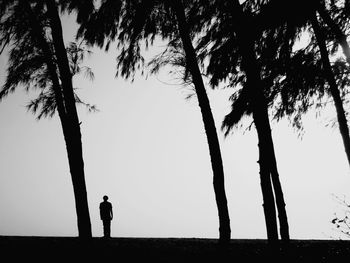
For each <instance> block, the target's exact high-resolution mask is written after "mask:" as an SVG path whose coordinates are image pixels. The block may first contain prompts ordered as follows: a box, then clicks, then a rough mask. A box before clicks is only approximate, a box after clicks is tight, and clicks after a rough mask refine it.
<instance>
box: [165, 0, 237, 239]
mask: <svg viewBox="0 0 350 263" xmlns="http://www.w3.org/2000/svg"><path fill="white" fill-rule="evenodd" d="M171 5H172V8H173V10H174V12H175V14H176V19H177V24H178V29H179V33H180V36H181V40H182V44H183V48H184V51H185V53H186V63H187V67H188V68H189V70H190V72H191V75H192V78H193V83H194V86H195V90H196V94H197V98H198V104H199V107H200V109H201V113H202V119H203V123H204V128H205V132H206V135H207V141H208V145H209V152H210V158H211V165H212V170H213V185H214V192H215V198H216V204H217V208H218V214H219V224H220V226H219V233H220V237H219V241H220V243H223V244H227V243H228V242H229V240H230V238H231V228H230V217H229V212H228V207H227V199H226V193H225V183H224V169H223V164H222V158H221V152H220V145H219V139H218V136H217V131H216V127H215V122H214V117H213V114H212V112H211V108H210V103H209V99H208V96H207V93H206V90H205V87H204V83H203V79H202V76H201V73H200V70H199V66H198V62H197V59H196V54H195V50H194V48H193V45H192V42H191V38H190V34H189V29H188V25H187V22H186V17H185V12H184V7H183V5H182V2H181V0H172V1H171Z"/></svg>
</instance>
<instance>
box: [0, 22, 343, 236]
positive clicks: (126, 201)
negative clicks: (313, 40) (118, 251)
mask: <svg viewBox="0 0 350 263" xmlns="http://www.w3.org/2000/svg"><path fill="white" fill-rule="evenodd" d="M69 21H70V22H71V21H72V20H69ZM72 32H74V27H73V26H71V23H69V22H68V21H66V22H65V36H66V41H67V42H68V37H67V36H69V35H70V34H72ZM5 65H6V56H4V55H1V56H0V84H1V85H2V84H3V82H4V78H5V69H4V68H5ZM85 65H88V66H90V67H91V68H92V70H93V71H94V74H95V80H94V81H93V82H88V81H86V80H82V79H81V78H77V79H75V81H74V86H76V87H79V88H80V90H79V95H80V96H81V97H82V98H83V99H85V100H86V101H87V102H89V103H91V104H96V106H97V107H98V108H99V110H100V111H99V112H97V113H88V112H87V111H86V109H84V108H82V107H79V108H78V110H79V117H80V120H81V121H82V125H81V130H82V136H83V137H82V140H83V150H84V162H85V174H86V185H87V190H88V200H89V209H90V216H91V223H92V231H93V235H94V236H102V234H103V231H102V221H101V220H100V219H99V210H98V205H99V203H100V202H101V201H102V197H103V195H108V196H109V201H111V202H112V205H113V209H114V215H115V217H114V220H113V221H112V236H114V237H203V238H217V237H218V216H217V209H216V204H215V197H214V190H213V186H212V170H211V165H210V158H209V151H208V145H207V141H206V136H205V133H204V128H203V123H202V118H201V114H200V109H199V107H198V104H197V100H196V97H193V98H191V99H190V100H186V99H185V98H186V96H187V95H188V94H189V93H191V91H190V90H189V89H188V88H184V87H182V86H179V85H174V84H175V83H176V80H174V79H173V77H172V76H169V75H168V74H167V72H166V71H162V72H161V73H160V75H158V76H151V77H148V78H147V79H145V77H144V76H140V75H139V74H138V75H137V76H136V78H135V81H134V82H133V83H131V82H130V81H125V80H122V79H120V78H119V79H116V78H115V68H116V64H115V52H113V47H111V52H110V53H105V52H104V51H99V50H98V49H94V53H93V55H92V56H91V57H90V58H89V59H86V61H85ZM164 82H165V83H169V84H173V85H167V84H165V83H164ZM208 94H209V98H210V102H211V106H212V110H213V112H214V117H215V120H216V124H217V128H218V133H219V139H220V143H221V151H222V155H223V164H224V169H225V187H226V194H227V198H228V205H229V212H230V219H231V230H232V238H266V230H265V220H264V215H263V208H262V196H261V189H260V179H259V167H258V163H257V160H258V146H257V136H256V132H255V129H254V126H252V127H253V128H252V129H251V131H246V132H244V131H243V130H235V131H234V133H233V134H232V135H230V136H229V137H227V138H224V136H223V133H222V132H221V131H220V129H219V128H220V125H221V121H222V120H223V117H224V116H225V114H226V113H227V112H228V110H229V109H230V103H229V102H228V97H229V95H230V90H224V91H219V90H215V91H212V90H209V89H208ZM34 97H35V93H29V94H27V93H25V92H24V91H23V90H22V89H21V87H19V88H18V90H17V91H16V92H15V93H14V94H11V95H10V96H8V97H7V98H6V99H5V100H3V101H2V102H1V103H0V123H1V126H0V138H1V147H0V167H1V170H0V171H1V172H0V211H1V217H0V235H35V236H47V235H49V236H51V235H57V236H76V235H77V225H76V214H75V208H74V196H73V189H72V183H71V178H70V173H69V167H68V161H67V153H66V149H65V143H64V139H63V135H62V130H61V124H60V121H59V118H58V116H57V115H56V116H55V117H54V118H53V119H43V120H41V121H37V120H36V119H35V116H34V115H33V114H31V113H29V112H27V111H26V109H25V105H26V104H27V103H28V101H29V100H30V99H32V98H34ZM334 117H335V114H334V107H333V106H332V107H330V109H328V110H327V111H325V112H324V114H322V115H321V116H320V117H319V118H317V119H316V118H315V114H314V113H310V114H309V115H308V116H306V117H305V134H304V136H303V138H302V139H300V138H298V136H297V133H295V132H294V131H293V129H292V128H291V127H290V126H289V125H288V122H287V121H282V122H280V123H278V124H277V123H275V122H272V129H273V139H274V144H275V150H276V156H277V162H278V168H279V172H280V179H281V183H282V187H283V191H284V196H285V201H286V204H287V206H286V210H287V215H288V220H289V226H290V235H291V238H293V239H325V238H337V237H338V236H339V234H338V232H336V231H334V230H333V225H332V224H331V222H330V221H331V220H332V219H333V216H334V213H335V212H337V213H340V212H341V211H342V207H341V206H340V205H339V204H337V202H336V201H335V200H334V198H333V197H332V194H335V195H338V196H343V195H346V196H348V197H349V196H350V172H349V171H350V170H349V166H348V164H347V160H346V156H345V153H344V147H343V144H342V140H341V137H340V134H339V131H338V129H337V128H330V127H325V124H327V123H329V121H328V120H329V118H334ZM250 121H251V120H250V119H247V120H246V125H245V126H247V125H249V122H250Z"/></svg>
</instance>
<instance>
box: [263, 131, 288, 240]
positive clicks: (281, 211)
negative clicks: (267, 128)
mask: <svg viewBox="0 0 350 263" xmlns="http://www.w3.org/2000/svg"><path fill="white" fill-rule="evenodd" d="M270 135H271V132H270ZM267 139H268V140H271V141H270V142H269V146H270V156H271V159H270V164H271V167H270V168H271V179H272V185H273V190H274V192H275V197H276V206H277V211H278V221H279V227H280V235H281V239H282V241H284V242H286V243H288V242H289V241H290V236H289V224H288V217H287V211H286V204H285V202H284V196H283V190H282V185H281V182H280V179H279V173H278V169H277V163H276V155H275V149H274V146H273V141H272V135H271V136H268V137H267Z"/></svg>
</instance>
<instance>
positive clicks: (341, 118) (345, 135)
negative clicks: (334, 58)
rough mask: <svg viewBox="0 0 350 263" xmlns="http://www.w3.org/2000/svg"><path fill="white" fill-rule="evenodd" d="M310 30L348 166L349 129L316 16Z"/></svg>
mask: <svg viewBox="0 0 350 263" xmlns="http://www.w3.org/2000/svg"><path fill="white" fill-rule="evenodd" d="M312 28H313V30H314V33H315V36H316V39H317V43H318V46H319V48H320V53H321V60H322V64H323V69H324V72H325V76H326V79H327V82H328V84H329V89H330V92H331V95H332V98H333V100H334V105H335V108H336V112H337V118H338V123H339V130H340V134H341V136H342V139H343V144H344V148H345V153H346V156H347V158H348V163H349V165H350V137H349V127H348V123H347V119H346V115H345V110H344V106H343V101H342V99H341V96H340V91H339V89H338V86H337V83H336V81H335V78H334V74H333V71H332V67H331V63H330V61H329V57H328V50H327V46H326V41H325V39H324V36H323V33H322V31H321V29H320V27H319V24H318V20H317V17H316V14H314V16H313V17H312Z"/></svg>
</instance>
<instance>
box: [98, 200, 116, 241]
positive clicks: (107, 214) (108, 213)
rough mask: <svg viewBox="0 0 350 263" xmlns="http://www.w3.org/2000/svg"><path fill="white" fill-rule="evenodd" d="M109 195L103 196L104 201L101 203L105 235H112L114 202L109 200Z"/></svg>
mask: <svg viewBox="0 0 350 263" xmlns="http://www.w3.org/2000/svg"><path fill="white" fill-rule="evenodd" d="M107 200H108V196H107V195H105V196H104V197H103V202H101V203H100V217H101V220H102V222H103V236H104V237H107V238H108V237H111V220H112V219H113V211H112V204H111V203H110V202H108V201H107Z"/></svg>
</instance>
